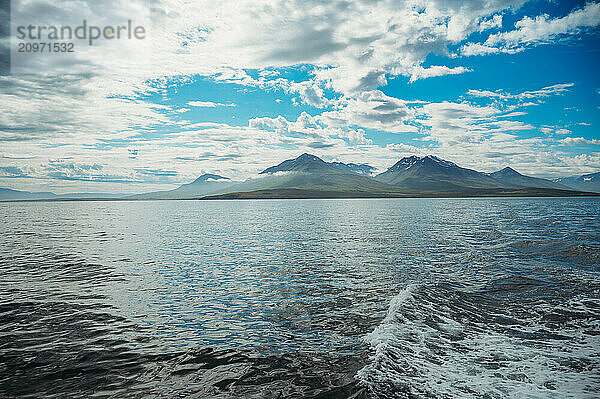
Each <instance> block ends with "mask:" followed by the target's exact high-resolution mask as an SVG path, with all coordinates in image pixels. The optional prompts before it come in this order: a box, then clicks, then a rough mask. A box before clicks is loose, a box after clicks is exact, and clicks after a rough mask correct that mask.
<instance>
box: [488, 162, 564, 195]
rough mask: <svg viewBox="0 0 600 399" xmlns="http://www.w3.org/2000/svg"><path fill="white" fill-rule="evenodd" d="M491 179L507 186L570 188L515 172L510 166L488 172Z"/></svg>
mask: <svg viewBox="0 0 600 399" xmlns="http://www.w3.org/2000/svg"><path fill="white" fill-rule="evenodd" d="M487 175H488V176H490V177H491V178H492V179H494V180H496V181H497V182H499V183H501V184H503V185H505V186H507V187H535V188H555V189H558V190H570V188H569V187H567V186H565V185H563V184H560V183H555V182H553V181H550V180H546V179H539V178H537V177H530V176H525V175H522V174H520V173H519V172H517V171H516V170H514V169H513V168H511V167H508V166H507V167H506V168H504V169H502V170H499V171H497V172H493V173H488V174H487Z"/></svg>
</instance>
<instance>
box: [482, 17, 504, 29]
mask: <svg viewBox="0 0 600 399" xmlns="http://www.w3.org/2000/svg"><path fill="white" fill-rule="evenodd" d="M495 28H502V15H501V14H496V15H494V16H492V17H491V18H489V19H484V20H482V21H481V22H479V27H478V29H477V30H478V31H480V32H483V31H486V30H489V29H495Z"/></svg>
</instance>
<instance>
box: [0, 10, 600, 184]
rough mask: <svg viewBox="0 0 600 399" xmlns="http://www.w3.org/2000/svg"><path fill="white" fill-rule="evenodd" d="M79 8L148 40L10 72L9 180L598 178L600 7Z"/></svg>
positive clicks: (1, 80) (4, 166)
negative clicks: (444, 172) (279, 172)
mask: <svg viewBox="0 0 600 399" xmlns="http://www.w3.org/2000/svg"><path fill="white" fill-rule="evenodd" d="M71 3H72V2H70V1H68V0H65V1H63V2H56V3H55V4H54V7H56V13H55V18H57V19H58V20H60V18H61V17H60V16H61V12H64V15H65V18H66V15H67V14H69V18H74V19H75V20H77V18H84V17H85V18H87V19H88V20H91V21H93V20H94V18H96V19H98V18H102V19H103V20H120V19H123V18H128V16H129V15H141V17H140V18H142V19H143V21H144V23H145V24H146V25H147V30H148V31H149V38H151V40H147V41H145V42H144V43H142V44H141V45H140V44H139V43H136V44H135V46H136V47H132V46H133V44H132V43H107V44H104V43H100V44H99V45H98V46H94V47H93V48H82V49H81V51H80V52H79V53H78V54H77V59H76V60H74V63H75V64H74V65H75V66H73V65H71V66H69V68H70V69H69V70H68V71H67V72H69V73H68V74H67V75H65V70H61V69H60V68H61V67H63V64H62V63H59V62H58V61H57V62H56V63H55V65H48V62H49V60H48V59H46V60H45V61H44V63H45V64H44V65H43V68H42V66H40V69H39V70H37V73H33V74H28V75H24V74H17V73H13V74H11V75H9V76H5V77H0V103H2V106H3V109H4V110H5V112H4V115H3V116H2V117H1V118H0V141H1V142H2V149H1V150H0V186H3V187H10V188H15V189H27V190H42V189H43V190H52V191H55V192H69V191H96V192H105V191H113V192H141V191H145V190H151V189H157V188H170V187H175V186H177V185H178V184H182V183H186V182H189V181H190V180H193V179H194V178H195V177H197V176H198V175H200V174H202V173H206V172H210V173H218V174H222V175H225V176H228V177H232V178H234V179H240V180H241V179H245V178H249V177H251V176H253V175H255V174H256V173H258V172H259V171H260V170H262V169H264V168H266V167H268V166H271V165H273V164H276V163H279V162H280V161H282V160H284V159H287V158H292V157H295V156H297V155H299V154H301V153H303V152H311V153H313V154H315V155H318V156H321V157H323V158H324V159H326V160H338V161H343V162H365V163H370V164H372V165H373V166H375V167H377V168H379V169H381V170H385V168H386V167H389V166H391V165H392V164H393V163H394V162H396V161H397V160H398V159H400V158H402V157H403V156H408V155H412V154H417V155H426V154H434V155H437V156H440V157H442V158H445V159H448V160H451V161H453V162H455V163H457V164H459V165H461V166H464V167H469V168H474V169H477V170H482V171H493V170H496V169H500V168H502V167H504V166H506V165H510V166H513V167H514V168H516V169H517V170H519V171H521V172H523V173H527V174H531V175H535V176H540V177H560V176H568V175H575V174H582V173H589V172H595V171H599V170H600V133H599V132H598V126H599V124H600V108H599V107H600V74H598V72H597V69H598V65H599V62H598V61H599V60H600V29H598V26H599V25H600V4H599V3H597V2H584V1H579V2H563V1H561V2H552V1H529V2H523V1H503V0H495V1H491V2H489V1H481V2H479V1H473V2H469V3H465V4H463V2H459V1H425V0H414V1H406V2H397V1H396V2H394V1H378V2H369V1H355V2H348V3H344V2H338V1H328V2H320V1H316V0H314V1H305V2H302V3H301V4H300V2H295V1H287V2H279V1H252V0H248V1H247V2H243V3H236V4H238V5H237V6H236V7H233V6H232V5H231V4H228V2H226V1H225V2H223V3H222V4H221V3H219V4H218V5H214V4H212V3H211V2H198V3H197V4H196V3H195V4H193V5H190V4H188V3H186V2H183V3H182V2H179V1H159V2H158V9H160V11H161V12H160V13H158V14H157V11H156V8H153V9H152V10H149V9H145V8H144V7H145V6H144V4H145V3H144V2H143V1H140V2H135V1H134V2H123V3H122V8H118V7H117V8H116V11H115V8H114V7H113V8H111V7H108V6H107V7H106V8H103V7H100V8H97V7H94V6H92V5H91V3H90V7H89V8H88V9H86V8H83V9H82V10H81V15H76V16H73V15H72V11H71V12H70V13H69V12H67V11H68V10H72V9H71V8H69V7H71V6H72V4H71ZM118 3H120V2H118ZM232 4H233V3H232ZM23 7H25V6H23ZM31 7H33V6H31ZM61 7H62V8H61ZM13 8H14V7H13ZM17 8H18V7H17ZM35 11H36V10H35V9H23V10H20V9H17V10H16V11H15V12H23V13H24V15H25V14H26V15H35ZM132 13H135V14H132ZM161 18H162V19H161ZM59 22H60V21H59ZM55 23H57V22H56V21H55ZM98 54H102V55H103V56H102V57H99V56H98ZM104 55H106V56H104ZM50 62H52V59H50ZM42 71H43V73H42ZM72 71H78V72H77V73H73V72H72ZM34 72H35V71H34ZM24 110H28V111H27V112H24Z"/></svg>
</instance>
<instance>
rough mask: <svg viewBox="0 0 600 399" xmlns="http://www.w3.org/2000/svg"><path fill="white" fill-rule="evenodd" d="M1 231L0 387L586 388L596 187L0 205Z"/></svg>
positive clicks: (175, 391)
mask: <svg viewBox="0 0 600 399" xmlns="http://www.w3.org/2000/svg"><path fill="white" fill-rule="evenodd" d="M0 233H1V234H0V397H8V398H10V397H30V398H39V397H45V398H76V397H81V398H93V397H98V398H103V397H114V398H153V397H157V398H171V397H172V398H187V397H190V398H304V397H306V398H490V399H491V398H503V399H504V398H519V399H520V398H598V397H599V396H598V395H599V392H600V200H598V199H592V198H576V199H556V198H554V199H531V198H529V199H519V198H504V199H493V198H491V199H369V200H360V199H343V200H239V201H143V202H133V201H129V202H127V201H126V202H122V201H121V202H120V201H111V202H94V201H87V202H23V203H0Z"/></svg>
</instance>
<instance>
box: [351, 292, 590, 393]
mask: <svg viewBox="0 0 600 399" xmlns="http://www.w3.org/2000/svg"><path fill="white" fill-rule="evenodd" d="M425 291H426V292H425ZM434 294H435V291H434V290H433V289H432V288H431V287H423V286H421V287H419V286H409V287H407V288H406V289H404V290H403V291H402V292H401V293H399V294H398V295H397V296H396V297H395V298H393V299H392V301H391V303H390V308H389V311H388V314H387V315H386V317H385V319H384V320H383V321H382V323H381V324H380V325H379V326H378V327H377V328H376V329H375V330H374V331H373V332H372V333H370V334H368V335H367V336H366V338H365V339H366V341H367V342H368V343H369V344H370V346H371V349H372V355H371V358H370V363H369V364H368V365H367V366H365V367H364V368H363V369H362V370H360V371H359V372H358V374H357V378H358V380H359V382H360V384H361V385H363V386H365V387H367V388H368V389H369V391H370V392H371V394H373V396H375V397H381V398H387V397H394V398H402V397H406V398H408V397H427V398H429V397H435V398H454V397H460V398H481V397H489V398H515V399H516V398H596V397H597V392H598V389H599V388H600V377H599V376H600V336H598V335H594V334H593V333H589V331H599V330H598V328H599V327H600V326H599V325H598V318H589V319H586V318H585V317H577V323H578V324H576V325H569V324H566V325H564V326H563V327H561V329H559V330H557V331H552V333H554V334H556V336H555V337H554V338H549V335H548V334H549V332H548V331H547V326H546V325H544V323H543V322H542V318H543V317H544V316H549V315H550V316H551V315H552V314H557V313H558V314H563V313H565V312H574V311H575V312H593V310H590V309H589V308H588V307H587V306H586V303H585V302H583V301H580V300H574V301H571V302H569V303H566V304H563V305H560V306H558V307H557V306H554V307H552V306H549V305H544V304H541V305H539V306H535V308H534V309H532V312H531V313H530V317H526V318H523V319H521V320H517V321H516V322H514V323H507V324H504V325H500V324H497V323H494V322H493V321H492V320H494V319H493V317H494V315H492V314H489V315H487V316H489V317H486V315H483V316H484V317H480V316H482V315H477V314H476V309H477V307H476V306H475V307H473V306H470V305H476V303H471V304H469V303H466V304H464V305H465V306H464V307H460V306H459V307H456V306H455V304H454V303H453V301H456V298H448V301H444V300H443V298H440V301H439V302H438V301H433V302H432V301H430V300H428V296H429V298H430V299H431V298H434V297H435V295H434ZM461 299H464V298H461ZM467 299H471V300H473V297H472V296H471V297H468V296H467ZM586 301H587V304H588V305H589V304H590V302H589V301H590V300H589V299H586ZM596 305H600V303H597V304H596ZM594 308H595V306H594ZM596 309H597V308H596ZM470 310H471V311H473V313H472V314H468V313H469V311H470ZM501 311H502V310H500V312H501ZM482 312H484V313H485V312H486V310H484V309H482ZM582 314H583V313H582ZM591 314H593V313H591ZM506 316H508V315H506ZM536 334H537V335H536ZM540 334H543V337H544V338H541V339H540V338H536V337H541V336H542V335H540ZM561 336H563V337H561ZM564 337H569V339H563V338H564ZM409 394H410V396H409Z"/></svg>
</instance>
